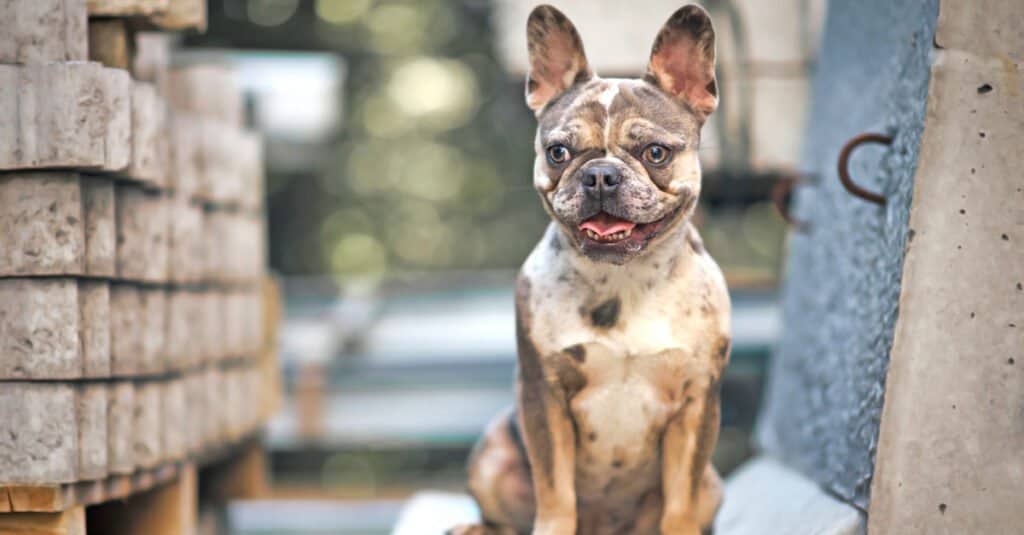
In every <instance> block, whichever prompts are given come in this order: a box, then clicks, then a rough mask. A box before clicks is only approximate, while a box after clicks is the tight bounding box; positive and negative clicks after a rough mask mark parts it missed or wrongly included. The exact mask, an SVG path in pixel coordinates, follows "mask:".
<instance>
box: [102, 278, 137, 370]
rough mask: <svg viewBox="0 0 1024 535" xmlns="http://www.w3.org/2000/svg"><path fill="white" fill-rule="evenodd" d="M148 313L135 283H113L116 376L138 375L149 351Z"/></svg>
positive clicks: (113, 364) (112, 349) (112, 359)
mask: <svg viewBox="0 0 1024 535" xmlns="http://www.w3.org/2000/svg"><path fill="white" fill-rule="evenodd" d="M144 335H145V315H144V308H143V303H142V295H141V292H140V290H139V289H138V288H137V287H136V286H135V285H133V284H112V285H111V286H110V367H111V372H112V373H113V374H114V375H115V376H121V377H124V376H131V375H136V374H138V373H139V372H140V370H141V365H140V363H139V360H140V359H141V358H142V355H143V354H144V352H145V347H144V342H143V338H144Z"/></svg>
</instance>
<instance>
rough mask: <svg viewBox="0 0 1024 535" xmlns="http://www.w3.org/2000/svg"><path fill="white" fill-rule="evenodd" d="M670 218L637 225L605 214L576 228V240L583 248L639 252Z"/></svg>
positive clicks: (669, 216)
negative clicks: (621, 248)
mask: <svg viewBox="0 0 1024 535" xmlns="http://www.w3.org/2000/svg"><path fill="white" fill-rule="evenodd" d="M671 218H672V214H669V215H667V216H665V217H663V218H661V219H658V220H657V221H652V222H650V223H638V222H636V221H630V220H628V219H623V218H621V217H616V216H613V215H611V214H609V213H607V212H598V214H597V215H595V216H593V217H590V218H588V219H585V220H584V221H583V222H582V223H580V224H579V226H578V227H576V233H577V238H578V239H579V241H580V242H581V243H582V245H583V246H584V248H598V249H606V248H620V247H624V248H625V249H627V250H630V251H639V250H640V248H641V247H643V245H644V244H645V243H646V242H647V241H649V240H650V239H651V238H653V237H654V236H655V235H656V234H657V233H658V231H660V230H661V229H662V228H663V227H664V226H665V223H666V222H667V221H668V220H670V219H671Z"/></svg>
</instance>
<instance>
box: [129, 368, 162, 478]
mask: <svg viewBox="0 0 1024 535" xmlns="http://www.w3.org/2000/svg"><path fill="white" fill-rule="evenodd" d="M162 391H163V386H162V385H161V384H160V383H158V382H150V381H146V382H138V383H136V384H135V413H134V417H133V418H132V423H133V425H134V429H133V433H132V437H133V438H132V452H133V455H134V457H135V466H136V467H141V468H152V467H154V466H156V465H158V464H160V461H161V460H163V450H162V443H163V435H162V432H161V428H162V427H161V426H162V425H163V423H162V419H161V413H162V412H163V409H162V402H161V401H160V394H161V392H162Z"/></svg>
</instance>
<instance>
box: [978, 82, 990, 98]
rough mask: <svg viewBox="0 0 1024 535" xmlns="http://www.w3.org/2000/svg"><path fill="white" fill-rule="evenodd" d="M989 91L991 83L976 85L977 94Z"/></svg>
mask: <svg viewBox="0 0 1024 535" xmlns="http://www.w3.org/2000/svg"><path fill="white" fill-rule="evenodd" d="M990 91H992V84H981V85H979V86H978V94H979V95H984V94H985V93H988V92H990Z"/></svg>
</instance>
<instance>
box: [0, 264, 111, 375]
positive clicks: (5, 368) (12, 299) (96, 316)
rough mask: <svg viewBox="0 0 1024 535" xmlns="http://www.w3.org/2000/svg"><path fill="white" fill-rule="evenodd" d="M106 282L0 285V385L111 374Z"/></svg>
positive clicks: (1, 282) (47, 280)
mask: <svg viewBox="0 0 1024 535" xmlns="http://www.w3.org/2000/svg"><path fill="white" fill-rule="evenodd" d="M109 333H110V296H109V288H108V283H106V282H105V281H92V280H74V279H68V278H40V279H0V356H2V358H0V379H45V380H54V379H78V378H88V377H92V378H102V377H107V376H109V374H110V369H111V367H110V361H111V357H110V354H111V349H110V334H109Z"/></svg>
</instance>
